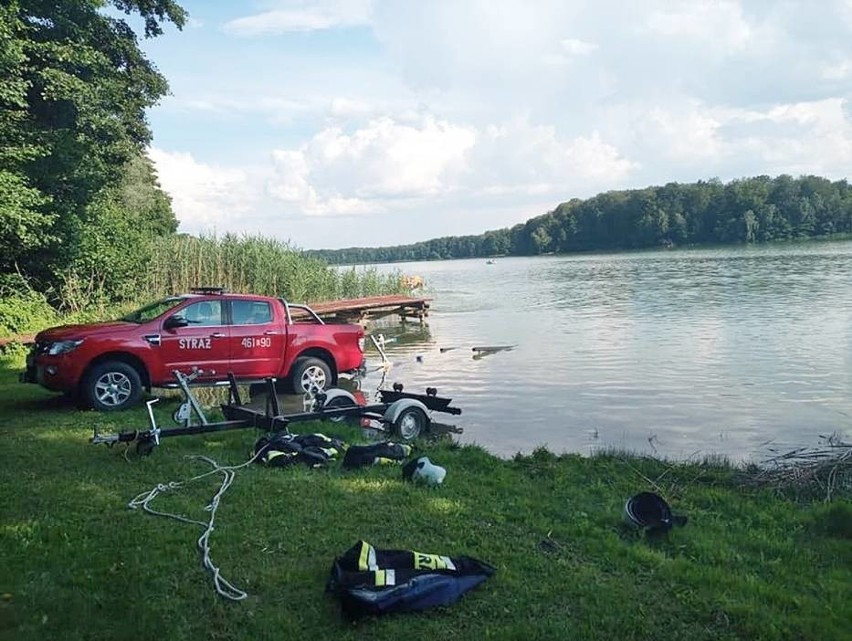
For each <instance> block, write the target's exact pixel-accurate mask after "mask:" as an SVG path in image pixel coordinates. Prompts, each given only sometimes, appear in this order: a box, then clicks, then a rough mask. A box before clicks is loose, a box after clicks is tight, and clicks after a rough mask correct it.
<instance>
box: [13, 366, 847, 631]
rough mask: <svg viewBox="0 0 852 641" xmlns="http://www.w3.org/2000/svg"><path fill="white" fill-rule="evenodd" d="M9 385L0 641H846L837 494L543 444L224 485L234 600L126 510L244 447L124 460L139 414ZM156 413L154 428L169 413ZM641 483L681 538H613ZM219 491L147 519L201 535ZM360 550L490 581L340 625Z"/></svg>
mask: <svg viewBox="0 0 852 641" xmlns="http://www.w3.org/2000/svg"><path fill="white" fill-rule="evenodd" d="M19 364H20V363H19V361H13V362H12V365H15V366H17V365H19ZM16 373H17V368H16V367H12V366H9V362H8V361H7V362H6V366H5V367H2V368H0V415H2V417H3V420H2V424H0V639H4V640H5V639H10V640H11V639H16V640H19V641H25V640H29V639H63V640H67V641H71V640H75V639H86V640H87V641H91V640H95V639H163V640H165V639H168V640H169V641H177V640H180V639H199V640H201V639H204V640H207V639H252V640H254V639H273V638H274V639H331V638H335V639H337V638H339V639H365V640H366V639H369V640H370V641H380V640H383V639H387V640H391V639H393V640H398V639H428V640H430V641H438V640H440V639H489V638H493V639H689V640H690V641H699V640H701V639H708V640H709V639H714V640H715V639H814V640H817V639H818V640H820V641H825V640H829V639H844V638H846V639H848V638H849V637H848V633H849V621H850V620H852V596H850V591H849V586H850V584H852V542H850V538H849V537H850V535H852V532H850V515H852V506H850V503H849V502H848V501H847V500H839V501H836V502H834V503H833V504H831V505H824V504H820V503H813V504H809V503H793V502H790V501H788V500H786V499H784V498H782V497H779V496H777V495H774V494H772V493H769V492H767V491H763V490H756V489H752V488H748V489H747V488H744V487H743V486H741V485H740V484H739V483H738V474H737V471H736V470H734V469H732V468H729V467H724V466H711V465H679V466H672V465H671V464H667V463H664V462H660V461H654V460H649V459H638V458H625V457H618V456H613V455H607V456H601V457H596V458H582V457H579V456H554V455H552V454H549V453H548V452H546V451H543V450H540V451H536V452H535V453H534V454H533V455H532V456H529V457H519V458H516V459H515V460H508V461H507V460H500V459H496V458H494V457H492V456H490V455H489V454H487V453H486V452H485V451H483V450H482V449H480V448H478V447H472V446H465V447H459V446H454V445H452V444H449V443H432V444H421V445H420V447H419V450H418V451H419V453H424V454H427V455H428V456H430V458H431V459H432V460H433V461H434V462H436V463H437V464H439V465H442V466H444V467H445V468H446V469H447V471H448V472H447V478H446V480H445V481H444V484H443V485H441V486H439V487H438V488H433V489H427V488H423V487H419V486H412V485H410V484H405V483H403V482H402V481H401V480H400V470H399V468H398V467H385V466H382V467H373V468H369V469H362V470H358V471H344V470H342V469H341V468H340V466H339V464H335V465H332V466H331V467H329V468H327V469H318V470H311V469H307V468H303V467H296V468H287V469H266V468H263V467H260V466H251V467H249V468H246V469H243V470H240V471H239V472H237V478H236V482H235V483H234V485H233V486H232V488H231V489H230V490H229V492H228V493H227V494H226V495H225V497H224V499H223V500H222V504H221V507H220V508H219V511H218V513H217V520H216V530H215V531H214V532H213V535H212V557H213V560H214V562H215V563H217V564H218V565H219V566H220V568H221V570H222V573H223V576H224V577H225V578H227V579H229V580H230V581H232V582H233V583H234V584H235V585H237V586H238V587H240V588H242V589H244V590H246V591H247V592H248V593H249V595H250V596H249V598H248V599H246V600H244V601H242V602H236V603H235V602H229V601H226V600H224V599H222V598H220V597H219V596H217V595H216V593H215V592H214V591H213V588H212V584H211V580H210V576H209V575H208V574H207V573H206V572H205V571H204V570H203V569H202V567H201V564H200V557H199V554H198V552H197V550H196V547H195V540H196V539H197V537H198V536H199V534H200V532H201V530H200V528H198V527H195V526H190V525H183V524H179V523H176V522H173V521H170V520H167V519H161V518H155V517H152V516H149V515H146V514H144V513H142V512H140V511H134V510H130V509H128V507H127V502H128V501H129V500H130V499H131V498H133V497H134V496H136V495H137V494H139V493H140V492H143V491H146V490H148V489H150V488H151V487H152V486H153V485H154V484H156V483H160V482H167V481H171V480H181V479H185V478H188V477H190V476H192V475H194V474H196V473H199V472H202V471H205V470H206V469H207V468H206V467H205V466H203V465H200V464H198V463H193V462H190V461H189V460H187V458H186V456H187V455H192V454H203V455H206V456H209V457H212V458H214V459H215V460H217V461H218V462H219V463H220V464H231V465H233V464H238V463H241V462H243V461H245V460H246V458H247V456H248V453H249V450H250V449H251V446H252V444H253V442H254V439H255V438H256V437H257V434H256V433H255V432H254V431H251V430H245V431H235V432H230V433H224V434H219V435H207V436H198V437H180V438H173V439H168V440H165V441H164V444H163V446H162V447H160V448H159V449H158V450H157V451H155V452H154V454H153V455H152V456H151V457H149V458H146V459H141V460H139V459H134V458H132V457H131V458H130V462H128V461H127V460H126V459H125V457H124V456H123V454H122V448H121V447H118V446H116V447H114V448H112V449H109V448H106V447H105V446H94V445H91V444H89V443H88V438H89V437H90V436H91V430H92V427H93V426H99V427H100V428H101V429H102V430H105V431H115V430H117V429H119V428H123V427H139V426H144V425H145V424H146V422H145V418H144V412H143V410H141V409H140V410H135V411H132V412H127V413H123V414H118V415H105V414H97V413H93V412H87V411H79V410H77V409H75V408H74V407H73V406H70V405H67V404H64V403H63V402H62V400H61V399H59V398H57V397H56V396H54V395H51V394H48V393H47V392H44V391H42V390H40V389H39V388H37V387H35V386H25V385H22V384H19V383H18V382H17V381H16V378H15V377H16ZM159 405H160V406H162V407H158V413H159V415H160V417H161V418H162V420H163V421H164V422H166V423H167V422H168V420H169V419H168V418H167V417H168V415H169V414H170V413H171V411H172V410H173V409H174V408H175V406H176V401H175V400H166V401H164V402H162V403H160V404H159ZM461 418H462V419H463V416H462V417H461ZM460 422H461V423H462V424H463V420H461V421H460ZM331 425H332V424H324V425H318V426H305V430H304V431H307V429H308V428H309V427H310V428H311V429H314V428H316V427H318V428H320V429H322V430H324V431H325V432H326V433H329V434H334V433H335V432H336V431H337V430H339V429H340V428H338V427H337V426H334V427H332V426H331ZM518 429H523V426H522V425H519V426H518ZM355 435H356V433H354V432H348V433H347V434H346V436H347V437H348V438H350V441H351V440H352V437H353V436H355ZM474 436H475V435H474ZM643 477H647V479H651V480H655V481H656V482H657V484H658V485H660V487H661V488H662V489H663V490H664V491H665V493H666V498H667V499H669V501H670V502H671V503H672V505H673V507H674V509H675V511H676V512H678V513H685V514H687V515H688V516H689V518H690V522H689V524H688V525H687V526H686V527H684V528H683V529H679V530H675V531H673V532H672V533H671V534H670V535H669V536H668V537H667V538H664V539H662V540H657V541H653V540H647V539H645V538H643V537H642V536H639V535H638V534H637V533H635V532H632V531H630V530H628V529H626V528H625V527H624V526H622V525H621V524H620V513H621V508H622V505H623V503H624V500H625V499H626V498H627V497H628V496H630V495H631V494H633V493H635V492H638V491H641V490H646V489H652V488H651V487H650V486H649V484H648V482H647V481H646V480H644V479H643ZM218 479H219V477H218V476H214V477H211V478H209V479H207V480H205V481H202V482H199V483H197V484H193V485H190V486H189V487H187V489H186V490H185V491H182V492H180V493H175V494H173V495H171V496H166V497H163V498H161V499H158V503H157V507H159V508H160V509H164V510H169V511H176V512H181V513H184V514H186V515H188V516H191V517H193V518H197V519H202V520H204V519H205V518H206V513H205V512H204V511H203V507H204V506H205V505H206V504H207V502H208V501H209V500H210V497H211V496H212V495H213V493H214V492H215V490H216V489H217V488H218V485H219V480H218ZM361 538H363V539H365V540H367V541H369V542H370V543H372V544H374V545H376V546H378V547H390V548H413V549H416V550H420V551H424V552H432V553H440V554H448V555H461V554H467V555H470V556H474V557H476V558H479V559H481V560H483V561H486V562H488V563H490V564H492V565H494V566H496V567H497V573H496V574H495V575H494V576H493V577H492V578H491V579H489V580H488V581H486V582H485V583H484V584H483V585H482V586H480V588H478V589H476V590H474V591H473V592H470V593H469V594H467V595H465V596H464V597H463V598H462V600H461V601H459V602H458V603H457V604H455V605H453V606H451V607H449V608H445V609H440V610H433V611H427V612H424V613H417V614H403V615H391V616H387V617H384V618H380V619H366V620H361V621H359V622H357V623H348V622H345V621H344V620H343V619H342V618H341V616H340V613H339V609H338V606H337V603H336V602H335V601H334V600H333V599H332V598H330V597H328V596H327V595H325V594H324V585H325V581H326V579H327V577H328V573H329V569H330V567H331V563H332V560H333V559H334V557H335V556H336V555H339V554H341V553H342V552H344V551H345V550H346V549H347V548H349V547H350V546H351V545H352V544H354V543H355V541H357V540H358V539H361Z"/></svg>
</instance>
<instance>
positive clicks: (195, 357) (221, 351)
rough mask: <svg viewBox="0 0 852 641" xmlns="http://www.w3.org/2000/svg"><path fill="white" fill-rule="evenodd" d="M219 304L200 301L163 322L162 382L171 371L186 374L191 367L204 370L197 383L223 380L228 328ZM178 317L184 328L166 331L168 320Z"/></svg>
mask: <svg viewBox="0 0 852 641" xmlns="http://www.w3.org/2000/svg"><path fill="white" fill-rule="evenodd" d="M223 311H224V310H223V304H222V301H221V300H203V301H199V302H197V303H191V304H189V305H187V306H186V307H182V308H181V309H179V310H177V311H176V312H175V313H174V314H171V315H169V316H167V317H166V318H165V319H164V320H163V327H162V328H161V332H160V341H161V342H160V354H161V355H162V363H163V369H164V374H165V380H172V378H173V377H172V376H171V372H172V370H175V369H177V370H180V371H181V372H183V373H185V374H186V373H189V372H191V371H192V369H193V368H194V367H198V368H199V369H202V370H204V374H203V375H202V376H199V378H198V380H205V379H212V378H216V379H219V380H224V379H225V378H226V377H227V374H228V350H229V347H230V346H229V344H228V326H227V325H225V324H224V323H223V319H224V314H223ZM171 317H178V319H182V320H183V321H186V323H187V324H186V326H185V327H168V324H169V323H168V319H169V318H171Z"/></svg>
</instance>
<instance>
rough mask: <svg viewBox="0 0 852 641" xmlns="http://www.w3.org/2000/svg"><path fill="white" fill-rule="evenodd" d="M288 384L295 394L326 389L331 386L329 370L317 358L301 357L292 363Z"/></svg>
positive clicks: (324, 363) (326, 365) (323, 362)
mask: <svg viewBox="0 0 852 641" xmlns="http://www.w3.org/2000/svg"><path fill="white" fill-rule="evenodd" d="M290 384H291V385H292V387H293V391H294V392H296V394H302V393H304V392H316V391H318V390H324V389H327V388H328V387H329V386H330V385H331V369H330V368H329V366H328V364H327V363H326V362H325V361H323V360H320V359H319V358H314V357H312V356H302V357H301V358H297V359H296V362H295V363H293V371H292V372H291V373H290Z"/></svg>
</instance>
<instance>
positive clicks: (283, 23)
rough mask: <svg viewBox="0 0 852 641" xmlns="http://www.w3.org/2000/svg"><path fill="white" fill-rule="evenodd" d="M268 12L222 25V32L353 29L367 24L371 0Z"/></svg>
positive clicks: (337, 0)
mask: <svg viewBox="0 0 852 641" xmlns="http://www.w3.org/2000/svg"><path fill="white" fill-rule="evenodd" d="M278 4H279V5H280V6H281V8H279V9H272V10H270V11H265V12H263V13H258V14H254V15H250V16H245V17H242V18H237V19H235V20H231V21H230V22H227V23H226V24H225V27H224V28H225V32H226V33H231V34H234V35H238V36H259V35H270V34H279V33H287V32H291V31H319V30H323V29H333V28H345V27H357V26H362V25H366V24H368V23H369V20H370V14H371V11H372V2H371V0H326V1H324V2H299V1H298V0H297V1H295V2H279V3H278Z"/></svg>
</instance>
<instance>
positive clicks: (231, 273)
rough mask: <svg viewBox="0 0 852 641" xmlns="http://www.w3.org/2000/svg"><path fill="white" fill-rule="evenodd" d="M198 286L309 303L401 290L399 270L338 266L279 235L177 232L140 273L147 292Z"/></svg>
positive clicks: (155, 294)
mask: <svg viewBox="0 0 852 641" xmlns="http://www.w3.org/2000/svg"><path fill="white" fill-rule="evenodd" d="M198 286H216V287H225V288H226V289H227V290H228V291H232V292H251V293H255V294H263V295H267V296H280V297H283V298H286V299H288V300H292V301H294V302H308V303H311V302H318V301H324V300H333V299H337V298H358V297H361V296H373V295H379V294H391V293H397V292H399V291H400V283H399V275H398V274H379V273H378V272H377V271H376V270H375V269H366V270H363V271H355V270H354V269H351V270H338V269H335V268H333V267H330V266H329V265H328V264H327V263H326V262H325V261H323V260H320V259H318V258H313V257H310V256H307V255H305V254H304V253H302V252H301V251H299V250H297V249H295V248H293V247H292V246H291V245H290V244H289V243H287V242H283V241H280V240H276V239H273V238H264V237H261V236H236V235H233V234H227V235H225V236H222V237H216V236H201V237H193V236H185V235H176V236H169V237H166V238H162V239H159V240H158V241H157V242H156V243H154V245H153V248H152V258H151V265H150V268H149V269H147V270H146V272H145V273H144V274H141V275H140V287H139V288H138V291H140V292H144V297H145V298H156V297H158V296H162V295H164V294H168V293H175V292H185V291H188V290H189V289H190V288H191V287H198Z"/></svg>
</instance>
